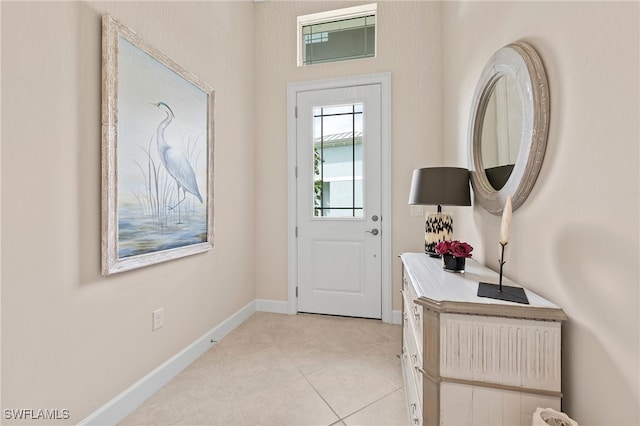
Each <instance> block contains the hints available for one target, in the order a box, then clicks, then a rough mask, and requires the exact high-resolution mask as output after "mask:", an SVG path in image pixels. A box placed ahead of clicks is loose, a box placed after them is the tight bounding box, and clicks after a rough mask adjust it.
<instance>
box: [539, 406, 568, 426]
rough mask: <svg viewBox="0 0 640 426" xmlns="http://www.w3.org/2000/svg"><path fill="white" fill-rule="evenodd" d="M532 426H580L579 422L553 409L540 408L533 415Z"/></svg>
mask: <svg viewBox="0 0 640 426" xmlns="http://www.w3.org/2000/svg"><path fill="white" fill-rule="evenodd" d="M531 426H578V422H576V421H575V420H573V419H571V418H569V416H567V415H566V414H564V413H561V412H560V411H556V410H554V409H553V408H538V409H537V410H536V412H535V413H533V419H532V421H531Z"/></svg>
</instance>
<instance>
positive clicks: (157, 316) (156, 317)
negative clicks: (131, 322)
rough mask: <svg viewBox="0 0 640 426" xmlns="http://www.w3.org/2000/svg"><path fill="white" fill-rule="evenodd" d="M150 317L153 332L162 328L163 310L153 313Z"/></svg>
mask: <svg viewBox="0 0 640 426" xmlns="http://www.w3.org/2000/svg"><path fill="white" fill-rule="evenodd" d="M151 317H152V319H153V331H156V330H157V329H159V328H162V327H163V326H164V308H160V309H156V310H155V311H153V312H152V314H151Z"/></svg>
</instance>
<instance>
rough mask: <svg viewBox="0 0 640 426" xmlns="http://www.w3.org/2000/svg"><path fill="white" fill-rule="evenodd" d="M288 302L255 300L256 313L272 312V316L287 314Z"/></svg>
mask: <svg viewBox="0 0 640 426" xmlns="http://www.w3.org/2000/svg"><path fill="white" fill-rule="evenodd" d="M288 307H289V302H287V301H286V300H285V301H284V302H283V301H280V300H268V299H256V311H258V312H272V313H274V314H287V313H289V311H288Z"/></svg>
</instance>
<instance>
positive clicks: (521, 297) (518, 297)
mask: <svg viewBox="0 0 640 426" xmlns="http://www.w3.org/2000/svg"><path fill="white" fill-rule="evenodd" d="M478 297H489V298H491V299H498V300H506V301H507V302H516V303H522V304H525V305H528V304H529V299H528V298H527V295H526V293H525V292H524V289H523V288H520V287H510V286H507V285H503V286H502V291H500V286H499V285H497V284H491V283H479V284H478Z"/></svg>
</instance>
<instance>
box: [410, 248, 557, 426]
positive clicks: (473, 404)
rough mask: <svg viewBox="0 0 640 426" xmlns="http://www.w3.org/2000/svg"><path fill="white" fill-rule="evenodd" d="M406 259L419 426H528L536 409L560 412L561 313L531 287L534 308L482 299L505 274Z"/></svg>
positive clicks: (414, 419) (419, 257) (416, 256)
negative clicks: (482, 290) (481, 292)
mask: <svg viewBox="0 0 640 426" xmlns="http://www.w3.org/2000/svg"><path fill="white" fill-rule="evenodd" d="M400 257H401V259H402V264H403V276H402V280H403V288H402V294H403V339H402V370H403V375H404V384H405V393H406V397H407V402H408V408H409V419H410V421H411V423H412V424H413V425H422V424H425V425H481V424H482V425H523V426H529V425H531V417H532V415H533V413H534V411H535V410H536V408H537V407H545V408H546V407H551V408H553V409H556V410H560V409H561V407H560V401H561V398H562V394H561V373H560V363H561V347H562V344H561V338H562V337H561V324H562V321H564V320H566V319H567V317H566V315H565V314H564V312H563V311H562V309H560V308H559V307H558V306H556V305H554V304H553V303H551V302H550V301H548V300H546V299H544V298H542V297H540V296H538V295H537V294H535V293H532V292H531V291H529V290H526V289H525V292H526V294H527V297H528V299H529V303H530V304H529V305H524V304H519V303H513V302H506V301H502V300H496V299H489V298H483V297H478V296H477V291H478V282H480V281H484V282H493V283H497V282H498V274H496V273H495V272H493V271H491V270H490V269H488V268H486V267H484V266H482V265H480V264H478V263H477V262H475V261H473V260H471V259H467V266H466V272H465V273H464V274H457V273H451V272H447V271H444V270H443V269H442V263H441V260H440V259H438V258H431V257H429V256H427V255H425V254H424V253H405V254H403V255H401V256H400ZM503 285H510V286H515V287H520V286H518V285H517V284H515V283H513V282H512V281H510V280H508V279H506V278H505V279H504V281H503Z"/></svg>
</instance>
